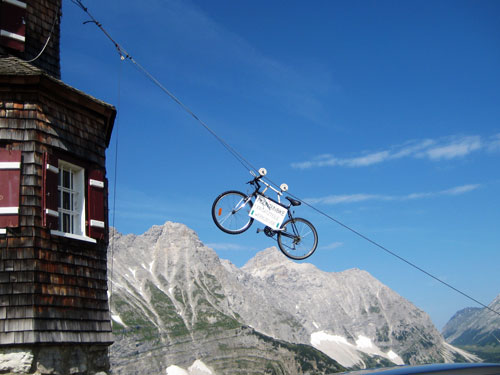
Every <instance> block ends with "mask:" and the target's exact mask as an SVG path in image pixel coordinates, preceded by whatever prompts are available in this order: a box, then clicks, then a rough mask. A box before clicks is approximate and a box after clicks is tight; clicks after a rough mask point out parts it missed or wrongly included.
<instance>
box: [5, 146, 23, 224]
mask: <svg viewBox="0 0 500 375" xmlns="http://www.w3.org/2000/svg"><path fill="white" fill-rule="evenodd" d="M20 185H21V151H20V150H14V151H13V150H6V149H0V228H7V227H17V226H19V188H20Z"/></svg>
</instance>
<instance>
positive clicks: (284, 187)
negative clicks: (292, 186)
mask: <svg viewBox="0 0 500 375" xmlns="http://www.w3.org/2000/svg"><path fill="white" fill-rule="evenodd" d="M280 189H281V191H287V190H288V185H287V184H281V186H280Z"/></svg>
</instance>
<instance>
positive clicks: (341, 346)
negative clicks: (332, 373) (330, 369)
mask: <svg viewBox="0 0 500 375" xmlns="http://www.w3.org/2000/svg"><path fill="white" fill-rule="evenodd" d="M311 345H312V346H314V347H315V348H316V349H318V350H320V351H322V352H323V353H325V354H326V355H328V356H329V357H330V358H333V359H334V360H336V361H337V362H338V363H340V364H341V365H342V366H344V367H353V366H355V365H358V364H360V362H361V363H363V361H362V359H361V356H360V355H359V353H358V352H357V351H356V348H355V347H354V345H352V344H349V342H347V339H346V338H345V337H342V336H338V335H331V334H329V333H326V332H325V331H319V332H314V333H312V334H311ZM363 365H364V363H363ZM363 367H365V366H363Z"/></svg>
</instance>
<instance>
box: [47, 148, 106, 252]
mask: <svg viewBox="0 0 500 375" xmlns="http://www.w3.org/2000/svg"><path fill="white" fill-rule="evenodd" d="M68 159H71V160H72V158H68ZM77 163H78V164H77ZM83 165H86V167H84V166H83ZM106 188H107V184H106V179H105V172H104V170H102V169H93V168H91V167H89V166H88V165H87V164H85V163H83V162H82V163H81V164H80V162H78V161H72V162H68V161H66V160H64V159H59V158H58V157H56V156H54V155H52V154H49V153H46V154H45V162H44V181H43V202H42V204H43V214H44V215H43V225H44V226H45V227H47V228H48V229H50V233H51V234H52V235H56V236H62V237H67V238H73V239H79V240H84V241H90V242H96V240H101V239H104V238H106V234H107V194H106V191H107V189H106Z"/></svg>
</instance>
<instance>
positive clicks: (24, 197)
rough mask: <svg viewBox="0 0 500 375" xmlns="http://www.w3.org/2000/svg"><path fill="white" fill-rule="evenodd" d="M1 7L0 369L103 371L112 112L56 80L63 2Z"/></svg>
mask: <svg viewBox="0 0 500 375" xmlns="http://www.w3.org/2000/svg"><path fill="white" fill-rule="evenodd" d="M0 11H1V13H0V31H1V32H0V36H1V38H0V363H1V364H0V373H4V372H9V371H10V372H16V373H17V372H19V371H20V373H27V374H28V373H29V374H31V373H34V372H36V371H38V372H37V373H45V374H50V373H61V374H63V373H74V374H96V373H99V372H102V371H107V370H108V369H109V359H108V357H107V349H108V346H109V345H110V344H111V342H112V333H111V324H110V316H109V306H108V296H107V245H108V235H109V226H108V204H107V202H108V196H107V180H106V169H105V150H106V148H107V147H108V144H109V141H110V137H111V131H112V128H113V123H114V119H115V115H116V111H115V108H114V107H113V106H111V105H109V104H106V103H104V102H102V101H100V100H97V99H95V98H93V97H91V96H89V95H87V94H85V93H83V92H81V91H78V90H76V89H74V88H72V87H70V86H68V85H66V84H65V83H63V82H62V81H61V80H60V79H59V78H60V70H59V21H60V16H61V0H32V1H28V2H22V1H18V0H0ZM6 14H10V16H9V17H6ZM49 36H50V39H48V37H49ZM47 40H49V43H47V47H46V48H45V50H43V53H42V54H41V55H40V56H39V57H38V58H37V59H36V60H35V61H32V62H27V61H29V60H31V59H33V58H35V57H36V56H37V55H38V54H39V52H40V51H42V48H43V46H44V45H45V43H46V41H47ZM20 353H21V354H23V353H24V357H22V356H21V355H20ZM16 356H17V357H16ZM21 357H22V358H23V359H22V360H21V359H18V360H17V362H18V363H17V364H16V366H17V367H15V368H10V367H9V366H11V365H10V364H9V365H5V363H6V361H5V358H7V359H9V358H21ZM2 358H3V359H4V360H3V361H2ZM14 362H15V361H14ZM7 363H10V362H8V361H7ZM2 366H4V367H2ZM5 366H7V367H5ZM12 366H14V365H12ZM23 366H24V367H23ZM20 368H21V369H22V370H20Z"/></svg>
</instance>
